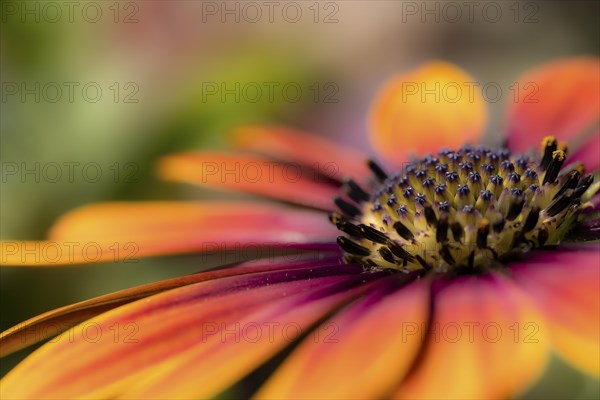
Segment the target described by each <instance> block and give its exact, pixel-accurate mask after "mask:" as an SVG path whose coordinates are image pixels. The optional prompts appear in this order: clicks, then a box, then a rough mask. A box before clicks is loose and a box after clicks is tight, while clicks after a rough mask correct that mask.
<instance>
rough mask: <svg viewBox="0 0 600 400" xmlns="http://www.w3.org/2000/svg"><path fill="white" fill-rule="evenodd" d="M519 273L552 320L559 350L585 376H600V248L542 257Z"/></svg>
mask: <svg viewBox="0 0 600 400" xmlns="http://www.w3.org/2000/svg"><path fill="white" fill-rule="evenodd" d="M539 262H540V263H539V264H535V265H528V264H525V263H523V264H521V265H517V266H515V268H513V276H514V279H515V281H516V282H517V283H518V284H519V285H521V286H522V287H523V288H524V289H525V290H526V291H527V293H529V294H530V296H531V298H532V299H533V301H534V302H535V304H536V305H537V306H538V307H539V309H540V310H541V311H542V313H543V314H544V315H545V316H546V319H547V321H548V322H547V323H548V329H549V331H548V332H549V336H550V340H551V341H552V345H553V347H554V349H555V350H556V351H557V352H558V354H559V355H560V356H562V357H563V358H564V359H566V360H567V361H569V362H571V363H572V364H574V365H575V366H576V367H578V368H580V369H582V370H583V371H585V372H587V373H589V374H591V375H593V376H595V377H598V376H600V361H599V360H600V332H599V330H600V297H599V293H600V269H599V268H600V248H599V246H598V244H592V245H588V250H587V251H583V250H580V251H576V252H563V253H558V254H552V257H551V258H549V257H546V256H545V255H542V256H541V257H540V259H539Z"/></svg>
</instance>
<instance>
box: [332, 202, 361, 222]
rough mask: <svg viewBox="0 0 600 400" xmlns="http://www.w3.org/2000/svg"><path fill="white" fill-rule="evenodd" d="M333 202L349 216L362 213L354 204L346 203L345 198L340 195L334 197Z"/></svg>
mask: <svg viewBox="0 0 600 400" xmlns="http://www.w3.org/2000/svg"><path fill="white" fill-rule="evenodd" d="M333 202H334V203H335V205H336V206H338V208H339V209H340V210H341V211H342V212H343V213H344V214H346V215H348V216H350V217H356V216H358V215H362V211H360V209H358V208H357V207H356V206H354V205H352V204H350V203H348V202H347V201H346V200H344V199H342V198H341V197H336V198H334V199H333Z"/></svg>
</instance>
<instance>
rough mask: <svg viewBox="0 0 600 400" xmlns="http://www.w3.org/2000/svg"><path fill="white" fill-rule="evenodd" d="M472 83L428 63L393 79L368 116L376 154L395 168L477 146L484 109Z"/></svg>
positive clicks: (453, 69)
mask: <svg viewBox="0 0 600 400" xmlns="http://www.w3.org/2000/svg"><path fill="white" fill-rule="evenodd" d="M474 85H475V80H474V79H473V78H472V77H470V76H469V75H468V74H467V73H466V72H464V71H463V70H461V69H459V68H458V67H456V66H454V65H452V64H449V63H446V62H442V61H433V62H429V63H427V64H424V65H422V66H420V67H419V68H417V69H415V70H412V71H409V72H407V73H405V74H402V75H399V76H397V77H394V78H392V79H391V80H390V81H389V82H388V83H386V84H385V85H384V87H383V88H382V89H381V90H380V92H379V94H378V95H377V97H376V98H375V101H374V103H373V108H372V110H371V115H370V133H371V141H372V143H373V145H374V146H375V149H376V150H377V151H378V152H379V153H380V154H381V155H382V156H383V157H385V158H386V159H387V160H388V161H389V162H391V163H394V164H396V165H398V164H400V163H401V162H403V161H406V160H407V157H408V156H409V155H410V154H413V153H414V154H417V155H422V154H424V153H432V152H436V151H437V150H438V149H440V148H442V147H450V148H456V147H460V146H462V145H463V144H465V143H467V142H477V141H479V139H480V138H481V135H482V134H483V130H484V128H485V124H486V120H487V109H486V105H485V102H484V99H483V97H482V95H481V91H480V90H477V87H476V86H474Z"/></svg>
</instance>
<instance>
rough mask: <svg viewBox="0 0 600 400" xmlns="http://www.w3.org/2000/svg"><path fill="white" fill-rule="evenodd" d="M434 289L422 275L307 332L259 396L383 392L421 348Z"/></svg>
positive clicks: (382, 394)
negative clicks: (430, 296)
mask: <svg viewBox="0 0 600 400" xmlns="http://www.w3.org/2000/svg"><path fill="white" fill-rule="evenodd" d="M429 295H430V293H429V285H428V284H425V283H423V282H420V281H419V282H415V283H413V284H410V285H408V286H406V287H402V288H400V289H399V290H398V291H397V292H395V293H394V294H392V295H389V296H387V297H385V298H383V299H381V300H380V301H373V298H366V299H364V300H363V301H360V302H358V303H356V304H354V305H353V306H352V307H350V308H349V309H348V310H346V311H344V312H342V313H340V315H339V316H336V317H335V318H333V319H331V320H330V321H328V322H325V323H324V324H323V325H321V326H320V327H319V328H318V329H317V330H316V331H315V332H314V333H313V335H311V336H309V337H308V338H306V339H305V340H304V342H303V343H302V344H301V345H300V346H299V347H298V349H297V350H296V351H295V352H294V353H292V355H291V356H290V357H289V358H288V359H286V361H285V362H284V364H283V365H282V366H281V367H280V368H278V369H277V371H276V372H275V374H274V375H273V376H272V377H271V378H270V379H269V380H268V381H267V383H266V384H265V386H264V387H263V388H262V389H261V390H260V391H259V392H258V394H257V395H256V396H255V397H256V398H259V399H281V398H289V399H325V398H334V399H349V398H357V399H367V398H369V399H371V398H384V397H385V396H386V395H389V393H390V392H391V391H392V390H393V389H394V387H396V386H397V385H398V383H399V382H400V381H401V380H402V378H403V377H404V375H405V373H406V372H407V371H408V370H409V369H410V367H411V365H412V363H413V362H414V359H415V357H416V355H417V353H418V351H419V348H420V346H421V336H422V330H423V329H425V328H426V326H427V321H428V317H429V315H428V314H429ZM378 297H381V294H379V296H378Z"/></svg>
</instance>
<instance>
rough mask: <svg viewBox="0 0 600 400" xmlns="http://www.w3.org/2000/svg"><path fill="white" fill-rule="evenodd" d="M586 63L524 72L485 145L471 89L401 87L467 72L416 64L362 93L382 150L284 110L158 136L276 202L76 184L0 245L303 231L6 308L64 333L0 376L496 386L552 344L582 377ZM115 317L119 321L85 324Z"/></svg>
mask: <svg viewBox="0 0 600 400" xmlns="http://www.w3.org/2000/svg"><path fill="white" fill-rule="evenodd" d="M599 79H600V64H599V61H598V60H597V59H592V58H579V59H570V60H564V61H559V62H555V63H552V64H549V65H545V66H542V67H539V68H538V69H535V70H533V71H531V72H529V73H527V74H525V75H524V76H523V77H522V78H521V79H520V82H521V83H531V82H533V83H535V85H536V86H535V88H536V90H537V96H536V98H535V100H537V101H535V102H528V101H525V100H526V99H525V97H524V96H525V95H526V94H522V96H521V97H520V98H519V99H518V100H519V101H516V102H514V104H511V106H510V107H509V111H508V119H507V121H508V126H507V129H506V132H507V136H506V146H507V148H492V147H485V146H473V145H468V144H465V142H470V141H471V142H473V141H478V140H480V139H481V135H482V131H483V128H484V126H485V122H486V110H485V106H484V101H483V99H482V98H481V96H480V95H478V94H477V93H474V94H473V96H468V97H467V96H464V97H462V96H459V98H455V97H449V96H440V98H435V96H434V97H431V96H430V97H428V96H424V97H423V96H421V95H420V93H419V91H420V90H422V88H429V89H431V87H434V88H436V87H438V88H453V87H456V86H459V87H460V86H464V85H468V84H470V83H472V82H474V81H473V79H472V78H470V77H469V76H468V75H467V74H466V73H465V72H463V71H461V70H459V69H458V68H457V67H455V66H453V65H450V64H447V63H442V62H434V63H430V64H426V65H424V66H422V67H420V68H418V69H416V70H414V71H411V72H409V73H407V74H404V75H401V76H399V77H397V78H395V79H393V80H392V81H391V82H390V83H389V84H387V85H386V86H385V87H384V88H383V89H382V91H381V93H380V95H379V96H378V97H377V99H376V101H375V103H374V107H373V110H372V113H371V138H372V141H373V144H374V146H375V148H376V149H377V150H378V151H379V154H380V156H381V157H382V158H383V159H384V160H385V162H386V163H385V165H384V167H381V166H379V165H378V164H376V163H375V162H373V161H370V162H368V163H364V162H363V161H362V160H363V159H365V158H366V157H364V155H363V154H362V152H360V151H359V150H353V149H350V148H347V147H345V146H343V145H341V144H339V143H332V142H330V141H328V140H325V139H321V138H318V137H315V136H311V135H307V134H304V133H301V132H298V131H295V130H292V129H287V128H282V127H263V126H252V127H243V128H240V129H239V130H238V131H236V132H235V134H234V135H233V141H234V147H235V149H236V151H237V152H235V153H234V152H231V153H227V154H216V153H201V152H196V153H188V154H178V155H173V156H169V157H166V158H164V159H162V160H161V161H160V163H159V166H158V170H159V174H160V175H161V176H162V177H163V178H166V179H170V180H176V181H182V182H187V183H193V184H201V185H208V186H214V187H217V188H223V189H227V190H233V191H241V192H247V193H251V194H255V195H260V196H264V197H268V198H271V199H275V200H279V201H280V202H282V203H284V204H280V205H275V204H271V203H255V202H230V203H227V202H219V203H207V202H188V203H177V202H158V203H156V202H153V203H142V204H137V203H130V204H126V203H112V204H100V205H91V206H87V207H83V208H81V209H78V210H75V211H73V212H71V213H69V214H67V215H66V216H64V217H62V218H61V219H60V220H59V221H58V222H57V223H56V225H55V226H54V228H53V229H52V231H51V232H50V235H49V240H48V241H46V242H4V243H2V262H3V263H4V264H8V265H23V266H26V265H34V266H41V265H45V266H50V267H52V266H57V265H69V264H81V263H83V262H86V261H95V262H102V261H107V260H112V259H113V258H114V257H118V258H119V259H126V258H127V256H128V254H127V253H126V252H124V251H121V252H119V253H117V254H115V251H114V244H115V243H126V242H131V243H134V244H135V246H136V248H135V249H136V251H137V254H136V255H137V256H154V255H166V254H180V253H190V252H192V253H193V252H203V251H208V250H211V249H214V247H210V246H208V247H207V243H222V244H223V246H222V247H221V249H223V250H226V249H235V247H236V246H239V245H240V244H242V245H244V244H248V245H250V244H253V245H256V243H261V244H262V245H263V246H265V247H273V246H284V247H292V248H294V249H298V250H301V251H305V252H304V253H302V254H303V255H302V256H300V258H299V259H297V260H294V261H290V260H286V259H285V258H281V259H276V260H273V259H259V260H256V261H253V262H248V263H242V264H237V265H233V266H229V267H227V268H222V269H216V270H214V271H209V272H204V273H199V274H195V275H191V276H185V277H181V278H176V279H171V280H167V281H163V282H158V283H154V284H150V285H144V286H140V287H136V288H132V289H128V290H125V291H121V292H117V293H113V294H109V295H106V296H102V297H99V298H95V299H91V300H88V301H85V302H82V303H78V304H74V305H71V306H67V307H63V308H60V309H57V310H53V311H50V312H48V313H46V314H43V315H41V316H38V317H36V318H33V319H31V320H29V321H25V322H24V323H22V324H20V325H18V326H16V327H13V328H11V329H9V330H8V331H6V332H4V333H3V334H2V336H1V337H0V344H1V354H2V355H6V354H10V353H12V352H14V351H16V350H18V349H21V348H23V347H26V346H28V345H30V344H33V343H35V342H37V341H40V340H43V339H48V338H50V337H52V336H53V335H59V333H60V331H64V330H66V329H69V331H70V334H69V336H68V337H67V336H65V335H59V336H57V337H55V338H54V339H53V340H51V341H50V342H49V343H46V344H45V345H43V346H42V347H41V348H40V349H38V350H37V351H35V352H34V353H33V354H31V356H29V357H28V358H26V359H25V360H24V361H23V362H22V363H21V364H20V365H18V366H17V367H16V368H15V369H14V370H13V371H11V372H10V373H9V374H8V375H7V376H6V377H5V378H4V379H3V381H2V382H1V385H0V388H1V391H2V398H67V397H86V398H108V397H127V398H146V397H149V398H172V397H177V398H204V397H211V396H215V395H217V394H219V393H220V392H222V391H223V390H225V389H227V388H228V387H230V386H232V385H233V384H235V383H236V382H238V381H239V380H241V379H242V378H244V377H245V376H247V375H248V374H250V373H251V372H252V371H255V370H256V369H257V368H258V367H260V366H261V365H268V366H271V370H272V371H271V373H270V375H269V377H268V379H267V380H266V382H264V384H262V385H261V386H260V388H257V391H256V393H255V394H254V396H255V397H257V398H277V399H281V398H339V399H342V398H344V399H345V398H361V399H362V398H381V397H397V398H410V399H413V398H425V399H434V398H435V399H437V398H461V399H464V398H477V399H480V398H505V397H512V396H515V395H517V394H519V393H521V392H523V391H524V390H526V389H527V387H528V386H529V385H530V384H531V383H532V382H535V380H536V379H537V378H538V377H539V376H540V374H541V373H542V372H543V371H544V368H545V367H546V364H547V361H548V357H549V355H550V354H551V353H552V352H555V353H556V354H558V355H559V356H560V357H562V358H563V359H564V360H566V361H568V362H569V363H571V364H572V365H573V366H574V367H576V368H578V369H580V370H581V371H583V372H585V373H587V374H589V375H591V376H593V377H595V378H598V376H599V374H600V366H599V360H600V345H599V343H600V337H599V315H600V304H599V303H600V302H599V296H598V293H599V282H600V271H599V269H598V266H599V265H600V253H599V252H598V244H597V242H594V241H593V240H595V239H598V237H599V236H600V234H599V226H600V223H599V220H598V219H597V217H598V212H597V211H598V207H599V204H600V199H599V197H598V196H597V195H596V196H595V197H594V195H595V194H596V193H597V191H598V188H599V185H598V184H597V183H594V182H593V178H594V175H593V174H594V173H596V174H597V171H598V167H599V165H600V148H599V147H600V146H599V144H600V143H599V139H600V134H599V132H598V125H597V122H598V110H599V109H600V100H599V99H600V93H599V87H600V82H599ZM422 85H424V86H422ZM436 85H437V86H436ZM438 95H439V93H438ZM540 142H541V143H542V149H541V151H539V150H536V149H534V150H533V151H530V152H529V153H523V152H525V151H527V150H528V149H530V148H531V147H537V146H539V143H540ZM567 142H568V143H569V147H570V149H568V147H567ZM445 147H451V148H453V149H454V150H448V149H445ZM437 149H441V150H439V151H437ZM567 152H569V154H570V155H569V157H567ZM411 153H418V154H423V153H430V154H429V155H425V156H424V157H421V158H415V159H412V160H409V158H408V157H409V156H410V155H411ZM582 163H585V167H584V165H583V164H582ZM388 169H391V170H393V171H394V173H393V174H388V173H387V172H386V170H388ZM586 170H587V171H588V172H590V171H591V172H592V173H591V174H590V173H587V174H586ZM595 171H596V172H595ZM349 177H352V179H349ZM332 199H333V201H332ZM292 204H295V205H297V206H300V207H293V206H292ZM334 205H335V206H334ZM336 207H337V209H338V210H337V211H335V209H336ZM328 214H329V218H327V215H328ZM336 238H337V239H336ZM336 241H337V243H336ZM83 243H94V244H95V246H96V247H95V249H96V250H97V256H96V257H90V256H89V255H86V253H83V252H80V251H79V250H78V248H77V245H81V244H83ZM32 249H33V252H32V251H31V250H32ZM50 253H51V254H52V256H49V255H48V254H50ZM315 254H317V256H318V257H316V258H315ZM90 327H91V328H90ZM90 329H91V330H90ZM120 329H121V330H126V332H121V333H123V335H121V336H120V338H119V340H117V339H116V336H115V335H113V334H110V335H108V334H106V332H113V333H114V331H115V330H120ZM73 332H74V333H73ZM98 332H101V333H102V332H104V333H105V334H98ZM123 336H126V337H123ZM276 355H281V356H280V357H279V358H275V359H274V357H275V356H276ZM269 360H274V361H271V362H270V363H267V362H268V361H269ZM282 360H283V361H282Z"/></svg>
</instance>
